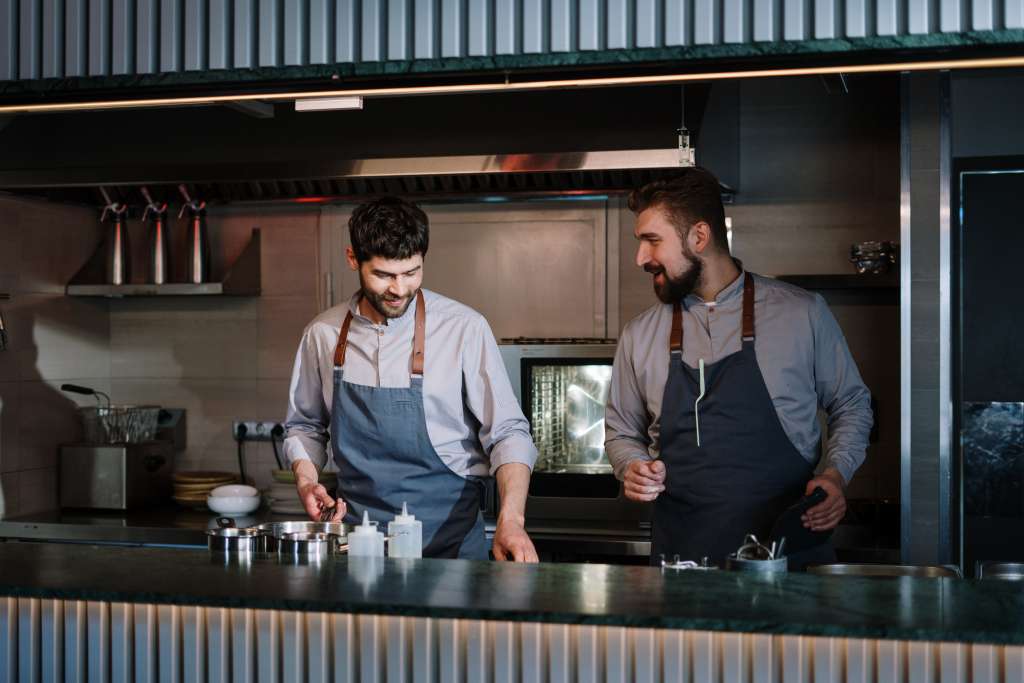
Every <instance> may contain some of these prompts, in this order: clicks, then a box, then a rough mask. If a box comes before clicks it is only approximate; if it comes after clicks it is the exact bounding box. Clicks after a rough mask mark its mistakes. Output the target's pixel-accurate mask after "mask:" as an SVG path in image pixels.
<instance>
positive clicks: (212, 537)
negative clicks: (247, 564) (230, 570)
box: [206, 528, 263, 553]
mask: <svg viewBox="0 0 1024 683" xmlns="http://www.w3.org/2000/svg"><path fill="white" fill-rule="evenodd" d="M206 544H207V546H209V548H210V550H211V551H212V552H217V553H255V552H259V551H261V550H262V549H263V547H262V546H263V537H262V535H261V534H260V532H259V531H257V530H256V529H235V528H222V529H207V531H206Z"/></svg>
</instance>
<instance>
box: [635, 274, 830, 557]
mask: <svg viewBox="0 0 1024 683" xmlns="http://www.w3.org/2000/svg"><path fill="white" fill-rule="evenodd" d="M682 322H683V321H682V313H681V310H680V304H679V303H677V304H676V305H675V310H674V312H673V316H672V334H671V338H670V342H669V353H670V362H669V373H668V380H667V381H666V382H665V394H664V398H663V402H662V406H663V407H662V412H661V455H660V458H661V460H662V461H663V462H664V463H665V490H664V491H663V492H662V493H661V495H659V496H658V498H657V500H656V502H655V506H654V533H653V544H652V551H651V562H652V564H654V563H657V562H658V561H659V560H660V555H662V554H663V555H665V557H666V558H668V559H670V560H671V559H672V557H673V556H674V555H679V557H680V559H683V560H693V561H695V562H699V561H700V560H701V559H702V558H704V557H707V558H709V560H710V561H711V562H712V563H716V564H720V563H721V562H722V561H723V560H724V559H725V557H726V555H728V554H730V553H733V552H735V551H736V549H737V548H739V547H740V545H741V544H742V542H743V538H744V536H745V535H746V534H747V533H754V534H756V535H757V537H758V539H759V540H761V541H767V540H768V538H769V535H770V532H771V528H772V524H773V523H774V522H775V519H776V518H777V517H778V516H779V515H780V514H781V513H782V511H783V510H785V509H786V508H787V507H789V506H790V505H792V504H793V503H795V502H796V501H797V500H799V499H800V498H801V497H802V496H803V494H804V489H805V487H806V485H807V482H808V480H809V479H810V478H811V476H812V475H813V471H814V468H813V466H812V465H811V464H810V463H809V462H807V460H806V459H805V458H804V457H803V456H802V455H800V452H799V451H797V450H796V448H795V447H794V446H793V444H792V442H791V441H790V440H789V437H788V436H786V433H785V431H784V430H783V428H782V424H781V423H780V422H779V416H778V413H777V412H776V410H775V405H774V403H773V402H772V398H771V395H770V394H769V392H768V387H767V386H766V385H765V383H764V378H763V376H762V375H761V369H760V367H759V366H758V364H757V356H756V355H755V353H754V279H753V277H752V276H751V275H750V274H749V273H747V274H746V277H745V279H744V282H743V346H742V348H741V349H740V350H739V351H737V352H736V353H734V354H731V355H729V356H726V357H725V358H722V359H721V360H719V361H717V362H715V363H711V364H710V365H705V366H704V377H705V395H704V398H703V399H701V401H700V403H699V407H698V411H699V419H700V446H698V445H697V434H696V431H697V430H696V421H695V419H694V418H695V413H694V402H695V401H696V399H697V397H698V396H699V394H700V375H699V370H695V369H694V368H691V367H689V366H688V365H686V364H685V363H683V324H682ZM807 552H808V553H814V554H815V557H799V556H793V557H791V558H790V566H791V567H793V568H798V567H795V566H794V564H796V565H803V564H804V563H805V562H807V561H815V562H818V561H829V559H830V558H834V552H833V551H832V550H831V547H830V546H825V547H819V548H816V549H813V550H810V551H807ZM833 561H834V560H833Z"/></svg>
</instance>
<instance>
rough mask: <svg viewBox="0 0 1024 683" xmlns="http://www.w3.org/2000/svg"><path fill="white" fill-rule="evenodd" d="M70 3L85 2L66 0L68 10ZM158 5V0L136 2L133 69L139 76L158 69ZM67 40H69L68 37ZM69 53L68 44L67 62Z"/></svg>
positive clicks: (139, 0)
mask: <svg viewBox="0 0 1024 683" xmlns="http://www.w3.org/2000/svg"><path fill="white" fill-rule="evenodd" d="M72 2H78V3H82V2H85V0H68V3H69V8H70V3H72ZM158 3H159V0H137V2H136V7H135V69H136V71H137V72H138V73H140V74H152V73H156V72H157V71H158V70H159V68H160V6H159V4H158ZM69 12H70V9H69ZM69 24H70V19H69ZM68 30H69V31H70V30H71V29H70V28H69V29H68ZM68 38H69V40H70V35H69V36H68ZM70 51H71V46H70V43H69V46H68V52H69V54H68V59H69V60H70Z"/></svg>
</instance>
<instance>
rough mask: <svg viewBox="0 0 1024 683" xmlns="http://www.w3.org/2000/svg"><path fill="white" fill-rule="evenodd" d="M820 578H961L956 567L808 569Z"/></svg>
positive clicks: (827, 566)
mask: <svg viewBox="0 0 1024 683" xmlns="http://www.w3.org/2000/svg"><path fill="white" fill-rule="evenodd" d="M807 573H808V574H817V575H819V576H914V577H919V578H929V579H935V578H953V579H959V578H960V570H959V569H957V568H956V567H948V566H937V565H913V564H818V565H812V566H810V567H808V568H807Z"/></svg>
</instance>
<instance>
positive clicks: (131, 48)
mask: <svg viewBox="0 0 1024 683" xmlns="http://www.w3.org/2000/svg"><path fill="white" fill-rule="evenodd" d="M110 21H111V31H110V34H111V40H112V42H113V45H112V46H111V51H110V52H111V55H110V72H111V73H112V74H114V75H115V76H122V75H128V74H133V73H135V0H113V6H112V7H111V10H110Z"/></svg>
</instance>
